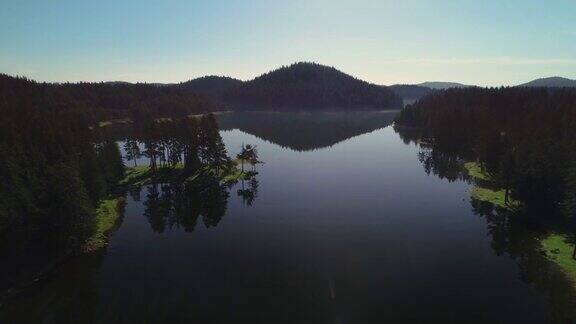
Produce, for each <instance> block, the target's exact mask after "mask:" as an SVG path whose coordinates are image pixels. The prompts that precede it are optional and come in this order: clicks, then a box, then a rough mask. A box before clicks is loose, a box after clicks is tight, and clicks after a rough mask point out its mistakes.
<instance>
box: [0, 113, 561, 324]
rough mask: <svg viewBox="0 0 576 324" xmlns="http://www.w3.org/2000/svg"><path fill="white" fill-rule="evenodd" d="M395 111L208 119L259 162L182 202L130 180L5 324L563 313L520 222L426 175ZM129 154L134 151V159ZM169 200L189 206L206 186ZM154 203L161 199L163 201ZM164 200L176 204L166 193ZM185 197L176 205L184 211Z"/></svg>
mask: <svg viewBox="0 0 576 324" xmlns="http://www.w3.org/2000/svg"><path fill="white" fill-rule="evenodd" d="M394 115H395V113H394V112H378V113H365V114H364V113H356V114H351V113H314V114H305V113H299V114H298V113H296V114H289V113H260V114H258V113H251V114H248V113H247V114H224V115H222V116H219V122H220V125H221V128H222V131H221V135H222V137H223V139H224V141H225V143H226V147H227V150H228V153H229V154H230V155H231V156H235V155H236V153H238V152H239V150H240V147H241V146H242V144H254V145H256V146H257V148H258V151H259V154H260V159H261V160H262V161H264V162H265V163H264V164H260V165H258V166H257V171H258V175H257V176H256V177H255V179H254V180H253V181H245V182H244V183H237V184H235V185H234V186H232V187H231V188H228V189H227V192H225V193H219V194H220V196H219V199H217V200H216V201H215V202H214V203H213V204H211V205H210V206H209V207H207V209H206V210H207V211H201V212H198V213H195V214H194V215H187V214H186V213H179V212H178V210H182V208H181V206H180V205H181V204H180V203H178V204H176V203H174V202H173V200H170V199H168V200H163V198H162V197H163V193H164V192H165V191H167V192H168V191H169V192H174V190H177V189H174V188H172V187H170V186H168V185H149V186H145V187H143V188H141V189H140V190H135V191H133V192H130V193H129V194H127V196H126V206H125V211H124V216H123V219H122V222H121V223H120V224H119V225H118V228H117V230H116V231H115V232H114V233H113V235H112V237H111V239H110V244H109V245H108V246H107V248H106V249H105V250H104V251H102V252H101V253H98V254H96V255H91V256H85V257H80V258H76V259H73V260H71V261H70V262H69V263H67V264H65V265H64V266H63V267H62V268H61V269H59V270H58V271H57V272H56V273H55V274H54V275H53V276H52V277H50V278H49V279H48V280H46V281H45V282H41V283H39V284H38V285H37V286H36V287H34V288H33V289H30V290H29V291H27V292H25V293H24V294H22V295H20V296H18V297H17V298H16V299H15V300H13V301H11V302H10V303H8V304H6V305H4V306H3V308H2V309H1V312H2V317H0V318H2V319H3V320H4V322H7V323H20V322H45V323H63V322H64V323H66V322H70V323H79V322H98V323H158V322H169V323H180V322H181V323H192V322H194V323H224V322H226V323H228V322H234V323H238V322H248V323H384V322H390V323H393V322H400V321H401V322H455V323H461V322H482V323H498V322H502V323H504V322H521V323H541V322H546V321H556V320H566V319H568V318H570V316H571V314H570V312H571V311H570V310H569V309H570V305H571V300H570V298H571V293H570V292H569V289H568V288H566V284H565V282H562V280H561V276H560V275H558V274H556V273H555V272H554V270H553V269H552V268H550V267H548V264H547V263H546V262H545V260H542V259H541V258H539V254H538V253H537V251H535V250H534V248H533V244H534V239H533V237H532V230H531V229H530V227H529V226H527V225H524V224H519V223H517V222H514V221H511V220H508V219H507V217H506V216H505V215H499V214H497V213H495V212H494V211H491V210H490V209H489V208H488V209H486V208H485V207H483V206H479V205H478V204H477V203H475V202H473V201H471V198H470V189H471V185H470V183H469V182H468V181H466V180H465V179H461V178H458V179H452V178H451V179H448V178H446V177H439V176H437V175H435V172H430V173H427V172H426V169H425V168H424V167H423V163H422V162H421V159H419V156H422V154H420V155H419V153H422V148H421V147H419V146H418V145H416V144H413V143H411V142H409V141H406V140H403V139H402V138H401V137H400V136H399V134H397V133H396V131H395V130H394V129H393V127H392V120H393V118H394ZM139 162H140V163H143V162H145V161H139ZM194 197H195V198H194V199H192V198H189V199H188V198H186V197H185V198H184V202H183V203H182V204H184V205H187V206H188V207H190V208H193V207H194V204H195V203H199V202H198V201H200V200H203V199H205V198H204V197H203V196H198V197H196V196H194ZM166 203H167V204H168V205H166ZM176 205H178V206H176ZM184 210H186V209H184Z"/></svg>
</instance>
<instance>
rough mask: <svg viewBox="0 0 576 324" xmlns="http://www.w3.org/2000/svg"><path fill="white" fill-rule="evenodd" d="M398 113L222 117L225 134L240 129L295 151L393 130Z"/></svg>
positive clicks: (281, 113) (239, 115) (267, 113)
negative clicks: (375, 132)
mask: <svg viewBox="0 0 576 324" xmlns="http://www.w3.org/2000/svg"><path fill="white" fill-rule="evenodd" d="M396 114H397V111H381V112H357V113H356V112H298V113H287V112H243V113H225V114H221V115H218V124H219V126H220V129H221V130H232V129H239V130H241V131H243V132H245V133H249V134H252V135H254V136H257V137H259V138H261V139H264V140H266V141H269V142H271V143H274V144H277V145H280V146H282V147H284V148H289V149H291V150H294V151H311V150H317V149H322V148H326V147H330V146H332V145H334V144H337V143H339V142H342V141H345V140H347V139H349V138H352V137H355V136H359V135H362V134H365V133H369V132H372V131H375V130H377V129H380V128H384V127H386V126H389V125H391V124H392V122H393V121H394V117H395V116H396Z"/></svg>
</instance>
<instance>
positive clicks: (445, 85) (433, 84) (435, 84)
mask: <svg viewBox="0 0 576 324" xmlns="http://www.w3.org/2000/svg"><path fill="white" fill-rule="evenodd" d="M416 85H417V86H420V87H426V88H430V89H434V90H445V89H450V88H468V87H473V85H467V84H462V83H457V82H440V81H428V82H422V83H419V84H416Z"/></svg>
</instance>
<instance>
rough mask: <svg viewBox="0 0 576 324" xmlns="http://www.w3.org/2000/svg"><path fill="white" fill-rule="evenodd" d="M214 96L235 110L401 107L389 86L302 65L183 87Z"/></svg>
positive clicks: (204, 79) (196, 81)
mask: <svg viewBox="0 0 576 324" xmlns="http://www.w3.org/2000/svg"><path fill="white" fill-rule="evenodd" d="M180 86H181V87H183V88H185V89H189V90H192V91H194V92H199V93H205V94H209V95H212V96H214V97H215V98H216V99H217V100H219V101H221V102H223V103H224V104H226V105H227V106H229V107H231V108H232V109H234V110H284V111H291V110H387V109H399V108H401V107H402V100H401V98H400V97H399V96H398V95H397V94H396V93H394V92H393V91H391V90H390V89H388V88H387V87H383V86H379V85H376V84H372V83H368V82H366V81H362V80H359V79H357V78H354V77H352V76H350V75H348V74H346V73H344V72H341V71H339V70H337V69H336V68H334V67H329V66H325V65H320V64H317V63H309V62H299V63H294V64H292V65H289V66H283V67H281V68H279V69H276V70H273V71H271V72H268V73H265V74H262V75H260V76H258V77H256V78H254V79H252V80H250V81H240V80H237V79H233V78H229V77H216V76H209V77H202V78H198V79H194V80H190V81H187V82H183V83H181V84H180Z"/></svg>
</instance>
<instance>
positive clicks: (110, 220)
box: [83, 197, 124, 252]
mask: <svg viewBox="0 0 576 324" xmlns="http://www.w3.org/2000/svg"><path fill="white" fill-rule="evenodd" d="M123 199H124V198H123V197H115V198H108V199H104V200H102V201H101V202H100V204H99V205H98V208H97V209H96V230H95V231H94V234H92V236H91V237H90V238H89V239H88V240H87V241H86V244H85V245H84V248H83V250H84V251H85V252H92V251H96V250H98V249H101V248H103V247H104V246H106V243H107V241H108V234H109V233H110V231H111V230H112V229H113V228H114V225H115V224H116V222H117V221H118V217H119V216H120V213H119V208H120V206H119V204H120V203H121V202H122V201H123Z"/></svg>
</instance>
